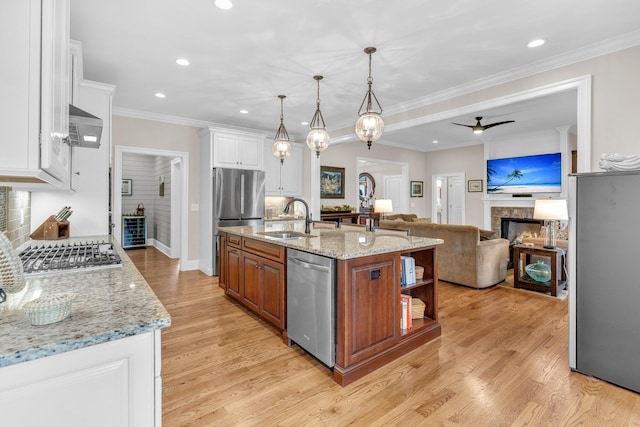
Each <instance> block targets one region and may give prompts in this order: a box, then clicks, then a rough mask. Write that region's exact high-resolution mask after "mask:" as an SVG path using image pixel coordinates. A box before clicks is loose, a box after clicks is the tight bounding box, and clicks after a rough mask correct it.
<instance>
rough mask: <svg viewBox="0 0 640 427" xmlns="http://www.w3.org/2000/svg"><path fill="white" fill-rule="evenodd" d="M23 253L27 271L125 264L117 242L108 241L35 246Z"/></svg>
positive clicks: (21, 257) (21, 256)
mask: <svg viewBox="0 0 640 427" xmlns="http://www.w3.org/2000/svg"><path fill="white" fill-rule="evenodd" d="M19 256H20V260H21V261H22V266H23V269H24V272H25V274H37V273H51V272H60V271H68V270H80V269H83V270H84V269H94V268H104V267H121V266H122V260H121V259H120V256H119V255H118V253H117V251H116V250H115V249H114V247H113V244H112V243H105V242H86V243H67V244H48V245H40V246H31V247H29V248H27V249H25V250H23V251H22V252H21V253H20V255H19Z"/></svg>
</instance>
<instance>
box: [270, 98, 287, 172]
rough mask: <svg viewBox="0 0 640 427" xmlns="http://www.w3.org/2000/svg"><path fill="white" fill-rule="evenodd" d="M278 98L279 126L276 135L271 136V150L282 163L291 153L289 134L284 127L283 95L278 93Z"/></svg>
mask: <svg viewBox="0 0 640 427" xmlns="http://www.w3.org/2000/svg"><path fill="white" fill-rule="evenodd" d="M278 98H280V126H279V127H278V130H277V131H276V136H275V137H274V138H273V147H271V152H272V153H273V156H274V157H277V158H278V159H280V164H284V159H286V158H287V157H289V156H290V155H291V143H290V142H289V134H288V133H287V129H286V128H285V127H284V99H285V98H286V96H285V95H278Z"/></svg>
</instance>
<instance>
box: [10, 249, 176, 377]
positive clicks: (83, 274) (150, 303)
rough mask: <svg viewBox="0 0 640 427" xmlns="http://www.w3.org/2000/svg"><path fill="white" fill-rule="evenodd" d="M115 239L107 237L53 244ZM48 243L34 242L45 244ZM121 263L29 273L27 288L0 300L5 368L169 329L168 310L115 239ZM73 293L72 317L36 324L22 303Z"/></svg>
mask: <svg viewBox="0 0 640 427" xmlns="http://www.w3.org/2000/svg"><path fill="white" fill-rule="evenodd" d="M87 241H89V242H91V241H95V242H97V241H110V238H109V237H107V236H97V237H96V236H91V237H83V238H71V239H64V240H56V241H54V242H52V243H69V242H70V243H73V242H87ZM44 243H47V242H45V241H41V240H38V241H33V242H32V244H34V245H35V244H37V245H41V244H44ZM113 243H114V247H115V248H116V249H117V251H118V254H119V255H120V258H121V259H122V266H121V267H108V268H101V269H97V270H75V271H73V272H71V271H66V272H59V273H47V274H41V275H33V276H29V275H28V276H26V286H25V288H24V289H23V290H22V291H20V292H18V293H14V294H7V301H6V302H5V303H3V304H0V307H2V308H0V367H2V366H9V365H13V364H16V363H20V362H26V361H29V360H34V359H38V358H41V357H46V356H50V355H53V354H58V353H63V352H66V351H70V350H76V349H79V348H82V347H88V346H91V345H94V344H100V343H103V342H107V341H114V340H117V339H121V338H125V337H128V336H132V335H138V334H142V333H146V332H150V331H153V330H156V329H162V328H166V327H168V326H169V325H171V318H170V316H169V313H168V312H167V310H166V309H165V308H164V306H163V305H162V303H161V302H160V300H158V298H157V297H156V295H155V294H154V293H153V291H152V290H151V288H150V287H149V285H148V284H147V282H146V281H145V280H144V278H143V277H142V275H141V274H140V272H138V270H137V268H136V267H135V266H134V265H133V262H131V260H130V259H129V257H128V256H127V254H126V253H125V251H124V250H123V249H122V248H121V247H120V246H119V245H118V243H117V242H113ZM61 292H72V293H75V294H76V298H75V300H74V301H73V303H72V308H71V315H70V316H69V317H67V318H66V319H64V320H62V321H61V322H57V323H52V324H50V325H44V326H32V325H31V321H30V318H29V316H28V315H27V314H25V313H24V312H23V311H22V306H24V304H26V303H27V302H29V301H31V300H33V299H35V298H37V297H38V296H42V297H44V296H47V295H52V294H56V293H61Z"/></svg>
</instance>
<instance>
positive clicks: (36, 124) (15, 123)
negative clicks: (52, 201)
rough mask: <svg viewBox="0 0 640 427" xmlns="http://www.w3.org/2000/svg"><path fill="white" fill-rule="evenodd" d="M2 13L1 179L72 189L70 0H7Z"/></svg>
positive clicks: (13, 183)
mask: <svg viewBox="0 0 640 427" xmlns="http://www.w3.org/2000/svg"><path fill="white" fill-rule="evenodd" d="M5 3H6V4H3V13H2V14H1V15H2V16H1V17H0V55H1V56H2V57H3V58H11V66H10V67H2V71H0V73H1V75H0V93H2V94H3V96H2V97H0V117H2V130H3V138H2V140H0V151H1V152H2V154H3V155H2V156H0V183H2V184H3V185H11V186H15V187H33V188H37V187H38V185H43V184H46V185H47V186H49V187H50V184H51V185H53V186H55V187H57V188H69V183H70V176H71V175H70V172H71V149H70V147H69V145H68V144H66V143H65V138H66V137H67V136H68V132H69V123H68V120H69V119H68V117H69V114H68V112H69V110H68V109H69V0H48V1H42V2H41V1H40V0H9V1H7V2H5Z"/></svg>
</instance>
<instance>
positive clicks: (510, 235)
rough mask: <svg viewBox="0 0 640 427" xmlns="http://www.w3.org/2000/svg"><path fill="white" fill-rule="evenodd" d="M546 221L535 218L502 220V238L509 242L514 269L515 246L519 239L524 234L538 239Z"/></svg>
mask: <svg viewBox="0 0 640 427" xmlns="http://www.w3.org/2000/svg"><path fill="white" fill-rule="evenodd" d="M543 223H544V221H542V220H539V219H533V218H500V237H502V238H503V239H507V240H508V241H509V265H508V268H512V267H513V246H514V245H516V244H517V243H520V242H519V241H518V237H520V236H521V235H522V234H523V233H527V232H528V233H530V234H531V235H532V237H538V236H539V235H540V231H541V229H542V224H543Z"/></svg>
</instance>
